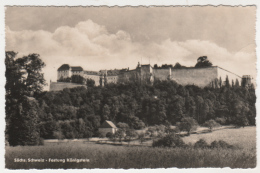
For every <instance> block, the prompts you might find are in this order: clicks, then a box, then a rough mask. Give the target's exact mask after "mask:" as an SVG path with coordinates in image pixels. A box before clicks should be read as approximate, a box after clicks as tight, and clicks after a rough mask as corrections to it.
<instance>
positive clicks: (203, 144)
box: [194, 139, 209, 148]
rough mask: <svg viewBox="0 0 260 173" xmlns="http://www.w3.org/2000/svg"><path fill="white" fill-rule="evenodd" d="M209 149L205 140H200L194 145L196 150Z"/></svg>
mask: <svg viewBox="0 0 260 173" xmlns="http://www.w3.org/2000/svg"><path fill="white" fill-rule="evenodd" d="M208 147H209V145H208V143H207V142H206V141H205V140H204V139H200V140H198V141H197V142H196V143H195V144H194V148H208Z"/></svg>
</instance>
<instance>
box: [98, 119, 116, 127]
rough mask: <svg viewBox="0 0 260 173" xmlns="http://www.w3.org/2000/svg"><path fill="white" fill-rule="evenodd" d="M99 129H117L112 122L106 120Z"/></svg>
mask: <svg viewBox="0 0 260 173" xmlns="http://www.w3.org/2000/svg"><path fill="white" fill-rule="evenodd" d="M99 128H117V127H116V125H115V124H114V123H113V122H112V121H108V120H106V121H105V122H104V123H103V124H102V125H101V126H100V127H99Z"/></svg>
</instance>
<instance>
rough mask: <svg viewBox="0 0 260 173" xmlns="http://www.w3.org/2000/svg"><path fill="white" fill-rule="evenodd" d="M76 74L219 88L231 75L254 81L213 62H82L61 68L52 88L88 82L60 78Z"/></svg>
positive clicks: (102, 81)
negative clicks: (117, 65) (107, 65)
mask: <svg viewBox="0 0 260 173" xmlns="http://www.w3.org/2000/svg"><path fill="white" fill-rule="evenodd" d="M73 75H80V76H82V77H83V78H84V79H86V80H87V79H92V80H94V81H95V86H104V85H106V84H108V83H127V82H130V81H135V82H140V83H153V81H154V80H174V81H176V82H177V83H178V84H181V85H184V86H185V85H197V86H199V87H206V86H211V87H214V88H218V87H220V86H221V85H225V80H226V78H227V76H228V79H229V83H230V85H231V84H232V83H233V84H234V83H235V82H239V85H241V83H243V82H242V81H244V84H245V85H251V77H250V76H243V77H240V76H239V75H236V74H234V73H232V72H230V71H228V70H225V69H223V68H221V67H218V66H209V67H203V68H195V67H181V68H174V67H173V66H172V65H163V66H161V67H158V66H157V65H154V67H152V66H151V65H150V64H145V65H144V64H140V63H138V65H137V67H136V68H135V69H132V70H129V68H126V69H115V70H100V71H87V70H84V69H83V68H82V67H80V66H70V65H69V64H63V65H62V66H60V67H59V68H58V76H57V81H58V82H51V84H50V91H57V90H62V89H63V88H72V87H75V86H86V85H79V84H74V83H70V81H67V83H64V82H59V81H63V80H64V79H70V78H71V77H72V76H73Z"/></svg>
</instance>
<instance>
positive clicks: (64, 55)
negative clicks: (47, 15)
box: [6, 20, 256, 81]
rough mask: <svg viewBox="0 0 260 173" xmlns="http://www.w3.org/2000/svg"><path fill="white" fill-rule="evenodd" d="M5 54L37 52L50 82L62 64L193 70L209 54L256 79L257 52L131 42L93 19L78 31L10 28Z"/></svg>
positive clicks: (205, 44)
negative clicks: (172, 66)
mask: <svg viewBox="0 0 260 173" xmlns="http://www.w3.org/2000/svg"><path fill="white" fill-rule="evenodd" d="M6 50H14V51H17V52H19V54H20V55H27V54H29V53H39V54H40V55H41V58H42V59H43V61H44V62H45V63H46V67H45V68H44V70H43V71H44V73H45V78H46V80H47V81H49V80H50V79H52V80H53V81H55V80H56V77H57V68H58V67H59V66H60V65H62V64H63V63H68V64H71V65H80V66H82V67H83V68H84V69H88V70H100V69H114V68H126V67H130V69H132V68H135V67H136V65H137V63H138V61H140V62H142V63H143V64H148V63H149V62H150V63H151V64H158V65H161V64H165V63H168V64H175V63H176V62H179V63H181V64H182V65H185V66H194V65H195V64H196V60H197V58H198V57H199V56H204V55H205V56H208V58H209V60H210V61H211V62H212V63H213V65H217V66H220V67H223V68H225V69H227V70H229V71H232V72H234V73H236V74H238V75H243V74H249V75H252V76H254V77H255V78H256V68H255V62H256V55H255V52H253V51H251V52H249V51H247V52H243V51H239V52H235V53H234V52H229V51H228V50H227V49H225V48H223V47H220V46H219V45H217V44H216V43H214V42H211V41H205V40H186V41H182V42H180V41H174V40H171V39H166V40H163V41H161V42H153V41H151V42H137V41H133V39H132V38H131V36H130V34H129V33H128V32H126V31H123V30H118V31H117V32H115V33H109V32H108V31H107V29H106V27H105V26H101V25H98V24H96V23H94V22H93V21H91V20H87V21H82V22H79V23H78V24H76V25H75V26H74V27H69V26H61V27H58V28H57V29H56V30H55V31H54V32H49V31H44V30H37V31H31V30H23V31H12V30H10V29H9V28H8V27H6Z"/></svg>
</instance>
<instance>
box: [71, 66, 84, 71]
mask: <svg viewBox="0 0 260 173" xmlns="http://www.w3.org/2000/svg"><path fill="white" fill-rule="evenodd" d="M71 71H83V68H82V67H80V66H74V67H71Z"/></svg>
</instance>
